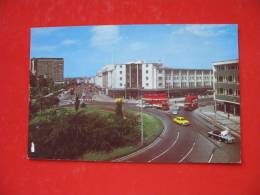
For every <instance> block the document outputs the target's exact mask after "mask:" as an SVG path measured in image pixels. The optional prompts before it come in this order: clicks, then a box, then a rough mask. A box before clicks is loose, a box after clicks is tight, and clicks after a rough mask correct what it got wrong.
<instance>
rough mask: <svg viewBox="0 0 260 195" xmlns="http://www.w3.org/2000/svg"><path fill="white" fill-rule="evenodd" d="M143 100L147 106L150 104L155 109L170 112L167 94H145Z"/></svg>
mask: <svg viewBox="0 0 260 195" xmlns="http://www.w3.org/2000/svg"><path fill="white" fill-rule="evenodd" d="M142 100H143V101H144V103H145V104H149V105H151V106H153V107H156V108H159V109H162V110H169V101H168V95H167V93H144V95H143V98H142Z"/></svg>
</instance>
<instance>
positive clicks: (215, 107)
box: [213, 90, 217, 127]
mask: <svg viewBox="0 0 260 195" xmlns="http://www.w3.org/2000/svg"><path fill="white" fill-rule="evenodd" d="M213 101H214V111H215V117H214V125H215V127H216V126H217V101H216V90H214V99H213Z"/></svg>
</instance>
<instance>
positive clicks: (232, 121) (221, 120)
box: [196, 106, 240, 137]
mask: <svg viewBox="0 0 260 195" xmlns="http://www.w3.org/2000/svg"><path fill="white" fill-rule="evenodd" d="M196 112H198V114H200V115H201V117H203V118H205V119H206V120H209V121H210V122H212V123H214V122H215V120H216V126H218V127H220V128H221V129H223V130H226V129H229V130H230V131H231V132H232V133H233V134H235V135H236V136H238V137H240V117H239V116H234V115H232V114H230V116H229V118H228V115H227V114H226V113H224V112H220V111H217V112H216V116H215V111H214V107H213V106H205V107H200V108H198V109H197V110H196Z"/></svg>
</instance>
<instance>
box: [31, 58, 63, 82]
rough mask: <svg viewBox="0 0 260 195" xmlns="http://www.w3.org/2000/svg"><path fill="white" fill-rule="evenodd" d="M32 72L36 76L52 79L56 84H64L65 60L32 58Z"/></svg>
mask: <svg viewBox="0 0 260 195" xmlns="http://www.w3.org/2000/svg"><path fill="white" fill-rule="evenodd" d="M30 71H31V73H32V74H34V75H36V76H44V77H45V78H49V79H52V80H53V81H54V83H56V84H58V83H63V82H64V76H63V75H64V59H63V58H32V59H31V64H30Z"/></svg>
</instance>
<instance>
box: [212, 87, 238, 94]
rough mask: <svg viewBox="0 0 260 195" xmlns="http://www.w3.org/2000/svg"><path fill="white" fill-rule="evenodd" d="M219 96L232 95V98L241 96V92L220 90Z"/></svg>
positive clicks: (218, 90)
mask: <svg viewBox="0 0 260 195" xmlns="http://www.w3.org/2000/svg"><path fill="white" fill-rule="evenodd" d="M217 94H219V95H232V96H240V90H239V89H235V90H234V89H224V88H218V89H217Z"/></svg>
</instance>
